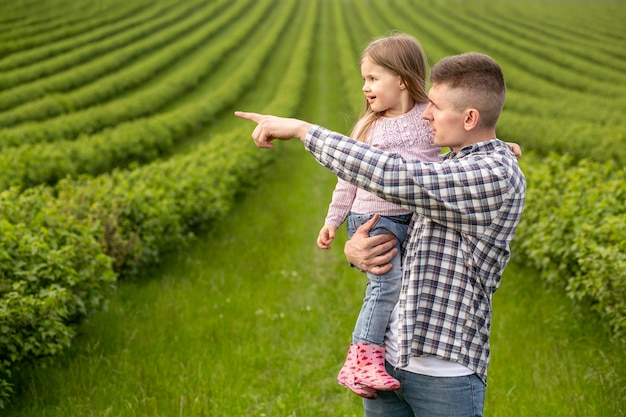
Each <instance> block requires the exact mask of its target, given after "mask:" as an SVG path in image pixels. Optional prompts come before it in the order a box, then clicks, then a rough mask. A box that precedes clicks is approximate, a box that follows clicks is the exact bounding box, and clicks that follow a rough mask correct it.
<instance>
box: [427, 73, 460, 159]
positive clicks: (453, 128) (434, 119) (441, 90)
mask: <svg viewBox="0 0 626 417" xmlns="http://www.w3.org/2000/svg"><path fill="white" fill-rule="evenodd" d="M458 94H462V92H461V91H458V90H452V89H450V88H449V87H448V86H447V85H446V84H434V85H433V86H432V87H431V89H430V91H429V92H428V100H429V103H428V106H427V107H426V109H425V110H424V112H423V113H422V118H423V119H425V120H428V121H429V122H430V127H431V129H432V130H433V136H434V138H435V145H437V146H441V147H449V148H450V149H451V150H453V151H455V152H458V151H459V150H460V149H461V148H462V147H463V146H465V145H466V141H467V136H466V132H465V129H464V120H465V112H464V111H459V110H457V108H456V107H455V105H454V101H455V98H456V96H457V95H458Z"/></svg>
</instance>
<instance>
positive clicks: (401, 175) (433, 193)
mask: <svg viewBox="0 0 626 417" xmlns="http://www.w3.org/2000/svg"><path fill="white" fill-rule="evenodd" d="M305 147H306V148H307V150H308V151H309V152H310V153H311V154H312V155H313V156H314V157H315V158H316V159H317V161H318V162H319V163H320V164H321V165H323V166H325V167H326V168H328V169H329V170H331V171H332V172H333V173H335V174H336V175H337V176H338V177H339V178H341V179H343V180H345V181H347V182H349V183H351V184H353V185H354V186H356V187H359V188H363V189H365V190H368V191H370V192H372V193H374V194H376V195H378V196H379V197H381V198H383V199H385V200H387V201H390V202H392V203H395V204H398V205H400V206H402V207H404V208H406V209H408V210H412V211H415V212H417V213H419V214H422V215H424V216H426V217H427V218H429V219H430V220H432V221H435V222H438V223H441V224H443V225H445V226H446V227H449V228H451V229H453V230H458V231H459V232H463V233H468V234H473V235H477V234H482V233H484V232H485V231H486V229H487V228H488V227H489V226H490V225H491V224H492V221H493V220H494V218H495V217H496V216H497V215H498V213H499V212H500V210H501V209H502V208H503V201H504V200H505V199H506V198H507V195H509V194H510V193H511V192H513V191H512V190H510V187H509V183H508V181H507V175H506V173H504V172H503V171H502V167H501V166H500V165H499V164H497V163H490V158H485V157H484V156H482V157H472V156H470V157H466V158H460V159H450V160H445V161H443V162H420V161H417V160H411V161H407V160H404V159H403V158H402V157H400V156H398V155H396V154H390V153H385V152H382V151H380V150H378V149H376V148H374V147H371V146H369V145H367V144H363V143H361V142H357V141H355V140H353V139H350V138H346V137H345V136H343V135H341V134H339V133H335V132H331V131H329V130H327V129H324V128H322V127H320V126H313V127H312V128H311V129H310V130H309V132H308V134H307V137H306V138H305ZM491 162H493V161H492V159H491Z"/></svg>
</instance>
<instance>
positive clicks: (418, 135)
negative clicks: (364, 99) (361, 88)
mask: <svg viewBox="0 0 626 417" xmlns="http://www.w3.org/2000/svg"><path fill="white" fill-rule="evenodd" d="M425 108H426V104H416V105H415V107H413V108H412V109H411V110H409V111H408V112H407V113H405V114H403V115H402V116H398V117H382V118H380V119H379V120H377V121H376V122H374V123H373V124H372V126H371V127H370V130H369V132H368V135H367V141H368V143H370V144H372V145H373V146H376V147H377V148H378V149H380V150H383V151H385V152H392V153H396V154H399V155H400V156H402V157H403V158H404V159H406V160H410V159H418V160H420V161H426V162H429V161H430V162H435V161H440V160H441V157H440V156H439V154H440V153H441V148H439V147H438V146H435V144H434V143H433V136H432V132H431V130H430V127H429V126H428V122H427V121H426V120H424V119H422V117H421V116H422V112H423V111H424V109H425ZM350 211H352V212H354V213H359V214H374V213H378V214H380V215H382V216H395V215H400V214H408V213H409V212H408V211H407V210H405V209H403V208H402V207H400V206H397V205H395V204H393V203H389V202H387V201H385V200H383V199H382V198H380V197H377V196H375V195H374V194H372V193H370V192H368V191H364V190H362V189H359V188H357V187H355V186H354V185H351V184H349V183H347V182H345V181H344V180H342V179H338V180H337V186H336V187H335V190H334V191H333V198H332V201H331V203H330V206H329V207H328V214H327V215H326V220H325V221H324V224H325V225H331V226H335V227H339V226H341V224H342V223H343V222H344V221H345V220H346V217H348V213H350Z"/></svg>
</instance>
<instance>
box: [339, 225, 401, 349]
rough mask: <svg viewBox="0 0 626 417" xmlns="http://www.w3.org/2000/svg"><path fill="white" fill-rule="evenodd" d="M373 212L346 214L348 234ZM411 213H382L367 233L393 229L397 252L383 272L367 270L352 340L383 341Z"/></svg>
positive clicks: (396, 291) (395, 296) (395, 298)
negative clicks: (373, 272)
mask: <svg viewBox="0 0 626 417" xmlns="http://www.w3.org/2000/svg"><path fill="white" fill-rule="evenodd" d="M372 216H373V215H372V214H356V213H350V214H349V215H348V222H347V230H348V236H349V237H350V238H352V235H353V234H354V232H355V231H356V229H357V228H358V227H359V226H361V225H362V224H363V223H365V222H366V221H368V220H369V219H371V218H372ZM410 220H411V215H410V214H406V215H402V216H381V217H380V218H379V219H378V222H377V223H376V224H375V225H374V227H373V228H372V231H371V232H370V236H377V235H382V234H388V233H393V234H394V235H395V236H396V238H397V239H398V244H397V245H396V248H398V254H397V255H396V256H394V257H393V260H392V261H391V263H392V265H393V267H392V268H391V270H390V271H389V272H387V273H386V274H383V275H376V274H371V273H369V272H368V273H367V278H368V282H367V287H366V289H365V298H364V299H363V306H362V307H361V312H360V313H359V317H358V318H357V321H356V325H355V327H354V332H353V333H352V343H370V344H374V345H379V346H382V345H383V344H384V342H385V332H386V330H387V324H388V323H389V316H390V315H391V311H392V310H393V308H394V307H395V305H396V303H397V302H398V297H399V295H400V287H401V285H402V251H401V245H402V241H403V240H404V238H405V236H406V232H407V229H408V227H409V222H410Z"/></svg>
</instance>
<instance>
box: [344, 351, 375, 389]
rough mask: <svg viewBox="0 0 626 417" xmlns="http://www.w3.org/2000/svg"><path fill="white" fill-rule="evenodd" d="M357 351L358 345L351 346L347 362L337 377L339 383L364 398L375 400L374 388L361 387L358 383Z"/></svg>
mask: <svg viewBox="0 0 626 417" xmlns="http://www.w3.org/2000/svg"><path fill="white" fill-rule="evenodd" d="M356 351H357V345H355V344H351V345H350V350H348V357H347V358H346V361H345V363H344V364H343V367H342V368H341V371H339V375H338V376H337V382H338V383H339V384H341V385H343V386H344V387H346V388H348V389H350V390H352V392H354V393H355V394H357V395H360V396H361V397H363V398H369V399H374V398H376V397H377V394H376V391H375V390H374V389H372V388H368V387H366V386H364V385H361V384H359V383H357V381H356V374H355V372H357V371H358V367H357V363H356V358H357V353H356Z"/></svg>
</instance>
